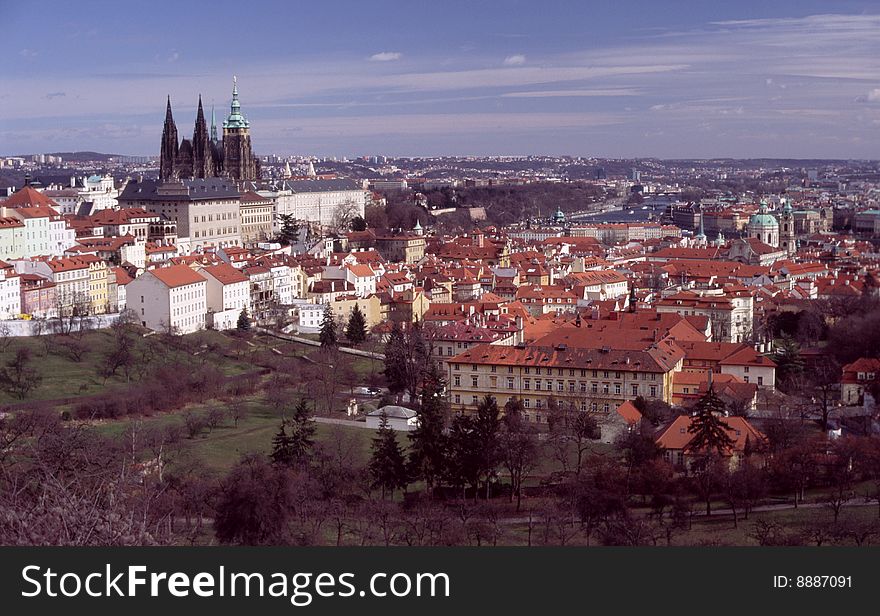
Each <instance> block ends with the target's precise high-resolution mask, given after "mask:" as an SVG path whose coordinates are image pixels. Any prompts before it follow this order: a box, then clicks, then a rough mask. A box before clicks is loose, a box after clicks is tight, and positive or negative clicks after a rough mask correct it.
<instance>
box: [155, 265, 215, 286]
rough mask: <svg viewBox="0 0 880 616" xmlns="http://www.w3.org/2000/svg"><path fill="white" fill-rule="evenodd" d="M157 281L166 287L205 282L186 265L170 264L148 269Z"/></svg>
mask: <svg viewBox="0 0 880 616" xmlns="http://www.w3.org/2000/svg"><path fill="white" fill-rule="evenodd" d="M149 273H150V274H152V275H153V276H155V277H156V279H157V280H159V282H161V283H163V284H164V285H165V286H166V287H168V288H172V289H173V288H176V287H183V286H186V285H189V284H196V283H199V282H205V279H204V278H203V277H202V276H201V275H200V274H199V273H198V272H197V271H195V270H194V269H193V268H191V267H189V266H188V265H171V266H169V267H160V268H157V269H151V270H149Z"/></svg>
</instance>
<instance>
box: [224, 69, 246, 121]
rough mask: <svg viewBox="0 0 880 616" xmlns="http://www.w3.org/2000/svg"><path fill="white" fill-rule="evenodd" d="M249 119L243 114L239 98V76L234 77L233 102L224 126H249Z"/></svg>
mask: <svg viewBox="0 0 880 616" xmlns="http://www.w3.org/2000/svg"><path fill="white" fill-rule="evenodd" d="M247 127H248V121H247V120H246V119H245V117H244V116H243V115H241V102H240V101H239V100H238V78H237V77H236V76H234V75H233V77H232V104H231V105H230V106H229V117H228V118H226V121H225V122H223V128H247Z"/></svg>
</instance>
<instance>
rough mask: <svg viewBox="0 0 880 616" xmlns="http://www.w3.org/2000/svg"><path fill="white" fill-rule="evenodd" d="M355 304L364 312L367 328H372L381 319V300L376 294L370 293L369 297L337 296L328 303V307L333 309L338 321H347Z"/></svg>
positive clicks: (344, 322)
mask: <svg viewBox="0 0 880 616" xmlns="http://www.w3.org/2000/svg"><path fill="white" fill-rule="evenodd" d="M355 304H357V305H358V306H359V307H360V309H361V312H362V313H364V320H365V321H366V323H367V330H370V329H372V328H373V326H375V325H377V324H378V323H380V322H381V321H382V302H381V301H380V300H379V297H378V296H376V295H370V296H369V297H353V296H341V297H338V298H337V299H336V300H334V301H333V302H331V304H330V307H331V309H332V310H333V317H334V318H335V319H336V321H337V322H339V323H343V324H346V323H348V318H349V316H351V311H352V310H354V305H355Z"/></svg>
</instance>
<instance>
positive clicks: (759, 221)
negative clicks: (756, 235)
mask: <svg viewBox="0 0 880 616" xmlns="http://www.w3.org/2000/svg"><path fill="white" fill-rule="evenodd" d="M749 226H750V227H778V226H779V222H778V221H777V220H776V218H775V217H774V216H773V215H772V214H770V213H769V212H768V211H767V202H766V201H763V200H762V201H761V207H760V208H758V213H757V214H752V217H751V218H749Z"/></svg>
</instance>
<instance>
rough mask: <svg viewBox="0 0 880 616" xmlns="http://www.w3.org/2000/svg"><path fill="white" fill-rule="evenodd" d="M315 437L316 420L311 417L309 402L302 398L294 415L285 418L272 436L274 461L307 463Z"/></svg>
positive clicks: (291, 464) (287, 463)
mask: <svg viewBox="0 0 880 616" xmlns="http://www.w3.org/2000/svg"><path fill="white" fill-rule="evenodd" d="M314 437H315V422H314V420H312V417H311V411H310V409H309V403H308V402H307V401H306V399H305V398H301V399H300V400H299V402H297V404H296V406H295V407H294V408H293V415H292V417H291V418H290V419H283V420H282V421H281V427H280V428H279V429H278V432H277V433H276V434H275V436H273V437H272V453H271V454H270V457H271V458H272V461H273V462H274V463H276V464H280V465H283V466H296V465H298V464H305V463H307V462H308V461H309V458H310V456H311V453H312V446H313V445H314Z"/></svg>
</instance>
